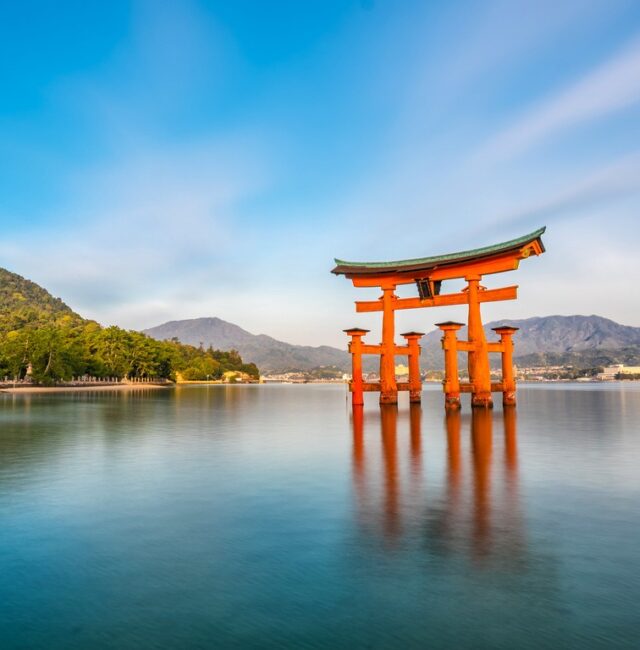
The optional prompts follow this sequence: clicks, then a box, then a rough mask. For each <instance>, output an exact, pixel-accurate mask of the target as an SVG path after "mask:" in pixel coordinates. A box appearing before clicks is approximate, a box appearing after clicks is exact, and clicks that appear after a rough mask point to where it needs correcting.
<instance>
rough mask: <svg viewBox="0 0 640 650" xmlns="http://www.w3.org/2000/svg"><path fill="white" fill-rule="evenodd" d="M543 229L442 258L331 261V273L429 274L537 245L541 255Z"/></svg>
mask: <svg viewBox="0 0 640 650" xmlns="http://www.w3.org/2000/svg"><path fill="white" fill-rule="evenodd" d="M545 230H546V227H543V228H538V230H535V231H534V232H532V233H529V234H528V235H523V236H522V237H517V238H516V239H510V240H509V241H505V242H502V243H500V244H493V245H492V246H484V247H483V248H475V249H473V250H468V251H460V252H458V253H446V254H445V255H434V256H432V257H419V258H415V259H410V260H396V261H393V262H347V261H345V260H339V259H337V258H336V259H335V262H336V267H335V268H334V269H332V271H331V273H335V274H336V275H369V274H372V275H373V274H385V275H386V274H391V273H402V272H405V271H429V270H431V269H435V268H440V267H443V266H449V265H453V264H459V263H460V262H473V261H476V260H482V259H484V258H487V257H493V256H495V255H499V254H504V253H509V252H514V253H516V252H517V251H519V250H520V249H522V248H523V247H524V246H527V245H528V244H531V243H533V242H534V241H537V242H538V244H539V245H540V248H541V251H542V252H544V250H545V249H544V245H543V243H542V239H541V237H542V235H543V234H544V231H545Z"/></svg>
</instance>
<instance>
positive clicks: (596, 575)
mask: <svg viewBox="0 0 640 650" xmlns="http://www.w3.org/2000/svg"><path fill="white" fill-rule="evenodd" d="M371 397H373V396H371ZM639 468H640V384H624V385H622V384H609V385H597V386H591V385H586V386H580V385H552V386H531V387H527V386H521V387H520V389H519V404H518V407H517V411H516V412H515V413H514V412H508V413H503V412H502V410H501V409H500V408H496V409H495V410H494V412H493V413H485V412H477V413H475V414H473V415H472V414H471V413H470V409H469V407H468V404H465V405H464V408H463V411H462V413H461V414H460V415H454V416H452V417H449V418H446V417H445V415H444V410H443V400H442V394H441V393H440V391H439V390H437V389H436V388H435V387H433V389H432V388H428V389H427V390H425V393H424V401H423V404H422V407H421V408H412V409H410V408H409V405H408V404H406V403H404V402H403V403H401V405H400V407H399V408H398V409H397V410H396V409H394V408H393V407H391V408H389V407H388V408H386V409H385V410H384V411H383V412H382V413H381V412H380V409H379V407H378V406H377V404H375V403H374V402H373V401H372V402H369V403H367V404H366V406H365V409H364V412H363V413H361V414H356V416H355V417H352V415H351V410H350V408H349V407H348V404H347V401H346V393H345V390H344V387H343V386H313V385H307V386H229V387H224V386H209V387H197V388H191V387H190V388H178V389H175V390H167V391H155V392H147V393H132V394H125V393H101V394H98V393H94V394H88V393H85V394H79V393H74V394H58V395H46V396H45V395H32V396H26V395H25V396H11V395H6V394H5V395H0V526H1V528H0V647H2V648H3V649H8V648H29V649H33V648H46V649H47V650H50V649H57V648H64V649H65V650H69V649H75V648H83V649H84V648H91V649H94V648H118V649H127V648H171V649H178V648H332V649H333V648H336V649H339V648H385V649H386V648H402V649H404V648H456V649H465V648H473V649H478V648H505V649H507V648H508V649H510V650H511V649H514V648H536V649H539V648H576V649H577V648H580V649H581V650H582V649H585V648H587V649H588V648H640V546H639V542H640V501H639V498H640V471H639Z"/></svg>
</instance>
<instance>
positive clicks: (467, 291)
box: [331, 228, 545, 408]
mask: <svg viewBox="0 0 640 650" xmlns="http://www.w3.org/2000/svg"><path fill="white" fill-rule="evenodd" d="M544 231H545V228H540V229H539V230H536V231H535V232H532V233H530V234H528V235H524V236H523V237H518V238H517V239H511V240H509V241H506V242H503V243H501V244H495V245H493V246H486V247H484V248H477V249H475V250H470V251H462V252H459V253H448V254H446V255H437V256H434V257H424V258H420V259H411V260H402V261H396V262H345V261H344V260H339V259H336V260H335V262H336V267H335V268H334V269H333V270H332V271H331V272H332V273H335V274H336V275H344V276H345V277H347V278H348V279H349V280H351V281H352V282H353V286H355V287H379V288H380V289H381V290H382V295H381V296H380V298H379V299H378V300H373V301H356V312H372V311H381V312H382V342H381V343H380V344H379V345H368V344H365V342H364V341H363V337H364V335H365V334H366V333H367V332H368V331H369V330H363V329H359V328H352V329H348V330H344V331H345V332H346V333H347V334H348V335H349V336H350V337H351V342H350V344H349V351H350V352H351V357H352V375H351V376H352V379H351V382H350V390H351V393H352V402H353V404H354V405H358V404H363V392H365V391H379V392H380V403H381V404H396V403H397V401H398V391H399V390H401V391H402V390H408V391H409V398H410V400H411V401H412V402H419V401H420V394H421V390H422V382H421V379H420V366H419V356H420V345H419V340H420V338H421V337H422V336H423V334H422V333H421V332H406V333H404V334H402V335H401V336H403V337H404V338H405V340H406V345H402V346H400V345H396V343H395V318H394V314H395V311H396V310H398V309H417V308H421V307H441V306H445V305H446V306H448V305H468V306H469V322H468V340H467V341H461V340H458V338H457V334H456V332H457V330H459V329H460V328H461V327H463V323H455V322H451V321H448V322H444V323H437V326H438V327H439V328H440V329H441V330H442V332H443V338H442V347H443V350H444V354H445V379H444V382H443V390H444V393H445V406H446V407H447V408H459V407H460V393H461V392H469V393H471V394H472V397H471V405H472V406H474V407H485V408H490V407H492V406H493V399H492V397H491V392H492V391H493V392H502V394H503V402H504V404H515V389H516V388H515V379H514V376H513V361H512V353H513V342H512V340H511V336H512V335H513V333H514V332H515V331H517V329H518V328H516V327H497V328H494V330H495V331H496V333H497V334H499V335H500V340H499V341H497V342H488V341H487V339H486V337H485V334H484V329H483V327H482V318H481V314H480V303H483V302H494V301H500V300H515V299H516V298H517V292H518V287H517V285H515V286H509V287H502V288H500V289H486V288H485V287H483V286H481V285H480V281H481V280H482V277H483V276H484V275H490V274H492V273H503V272H505V271H514V270H515V269H517V268H518V265H519V264H520V260H522V259H526V258H527V257H529V256H530V255H532V254H533V255H540V254H542V253H544V251H545V248H544V245H543V243H542V235H543V233H544ZM454 278H462V279H464V280H465V281H466V282H467V286H466V287H465V288H464V289H463V290H462V291H460V292H459V293H449V294H443V293H441V288H442V282H443V281H444V280H451V279H454ZM412 283H415V284H416V286H417V289H418V297H415V298H398V297H397V296H396V295H395V293H394V291H395V288H396V287H397V286H398V285H400V284H412ZM459 351H461V352H467V355H468V368H469V383H468V384H466V383H461V382H460V380H459V378H458V355H457V353H458V352H459ZM489 352H500V353H501V354H502V381H501V382H498V383H493V384H492V383H491V376H490V366H489ZM363 354H379V355H380V383H365V382H364V381H363V377H362V355H363ZM396 355H407V356H408V358H409V364H408V365H409V381H408V382H407V383H398V382H397V381H396V376H395V357H396Z"/></svg>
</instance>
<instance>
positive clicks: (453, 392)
mask: <svg viewBox="0 0 640 650" xmlns="http://www.w3.org/2000/svg"><path fill="white" fill-rule="evenodd" d="M436 327H439V328H440V329H441V330H442V333H443V337H442V349H443V350H444V381H443V389H444V407H445V408H446V409H447V410H452V411H455V410H458V409H459V408H460V378H459V376H458V338H457V334H456V332H457V331H458V330H459V329H460V328H461V327H462V323H455V322H454V321H446V322H445V323H436Z"/></svg>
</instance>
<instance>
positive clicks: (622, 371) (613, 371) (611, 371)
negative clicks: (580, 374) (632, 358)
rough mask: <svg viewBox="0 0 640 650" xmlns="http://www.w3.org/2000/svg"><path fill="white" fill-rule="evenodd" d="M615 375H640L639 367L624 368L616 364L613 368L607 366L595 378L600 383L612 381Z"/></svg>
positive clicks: (622, 365) (620, 364)
mask: <svg viewBox="0 0 640 650" xmlns="http://www.w3.org/2000/svg"><path fill="white" fill-rule="evenodd" d="M616 375H640V366H625V365H624V364H622V363H618V364H616V365H615V366H607V367H606V368H605V369H604V371H603V372H600V373H598V375H597V376H596V377H597V379H600V380H601V381H613V380H614V379H615V378H616Z"/></svg>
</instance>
